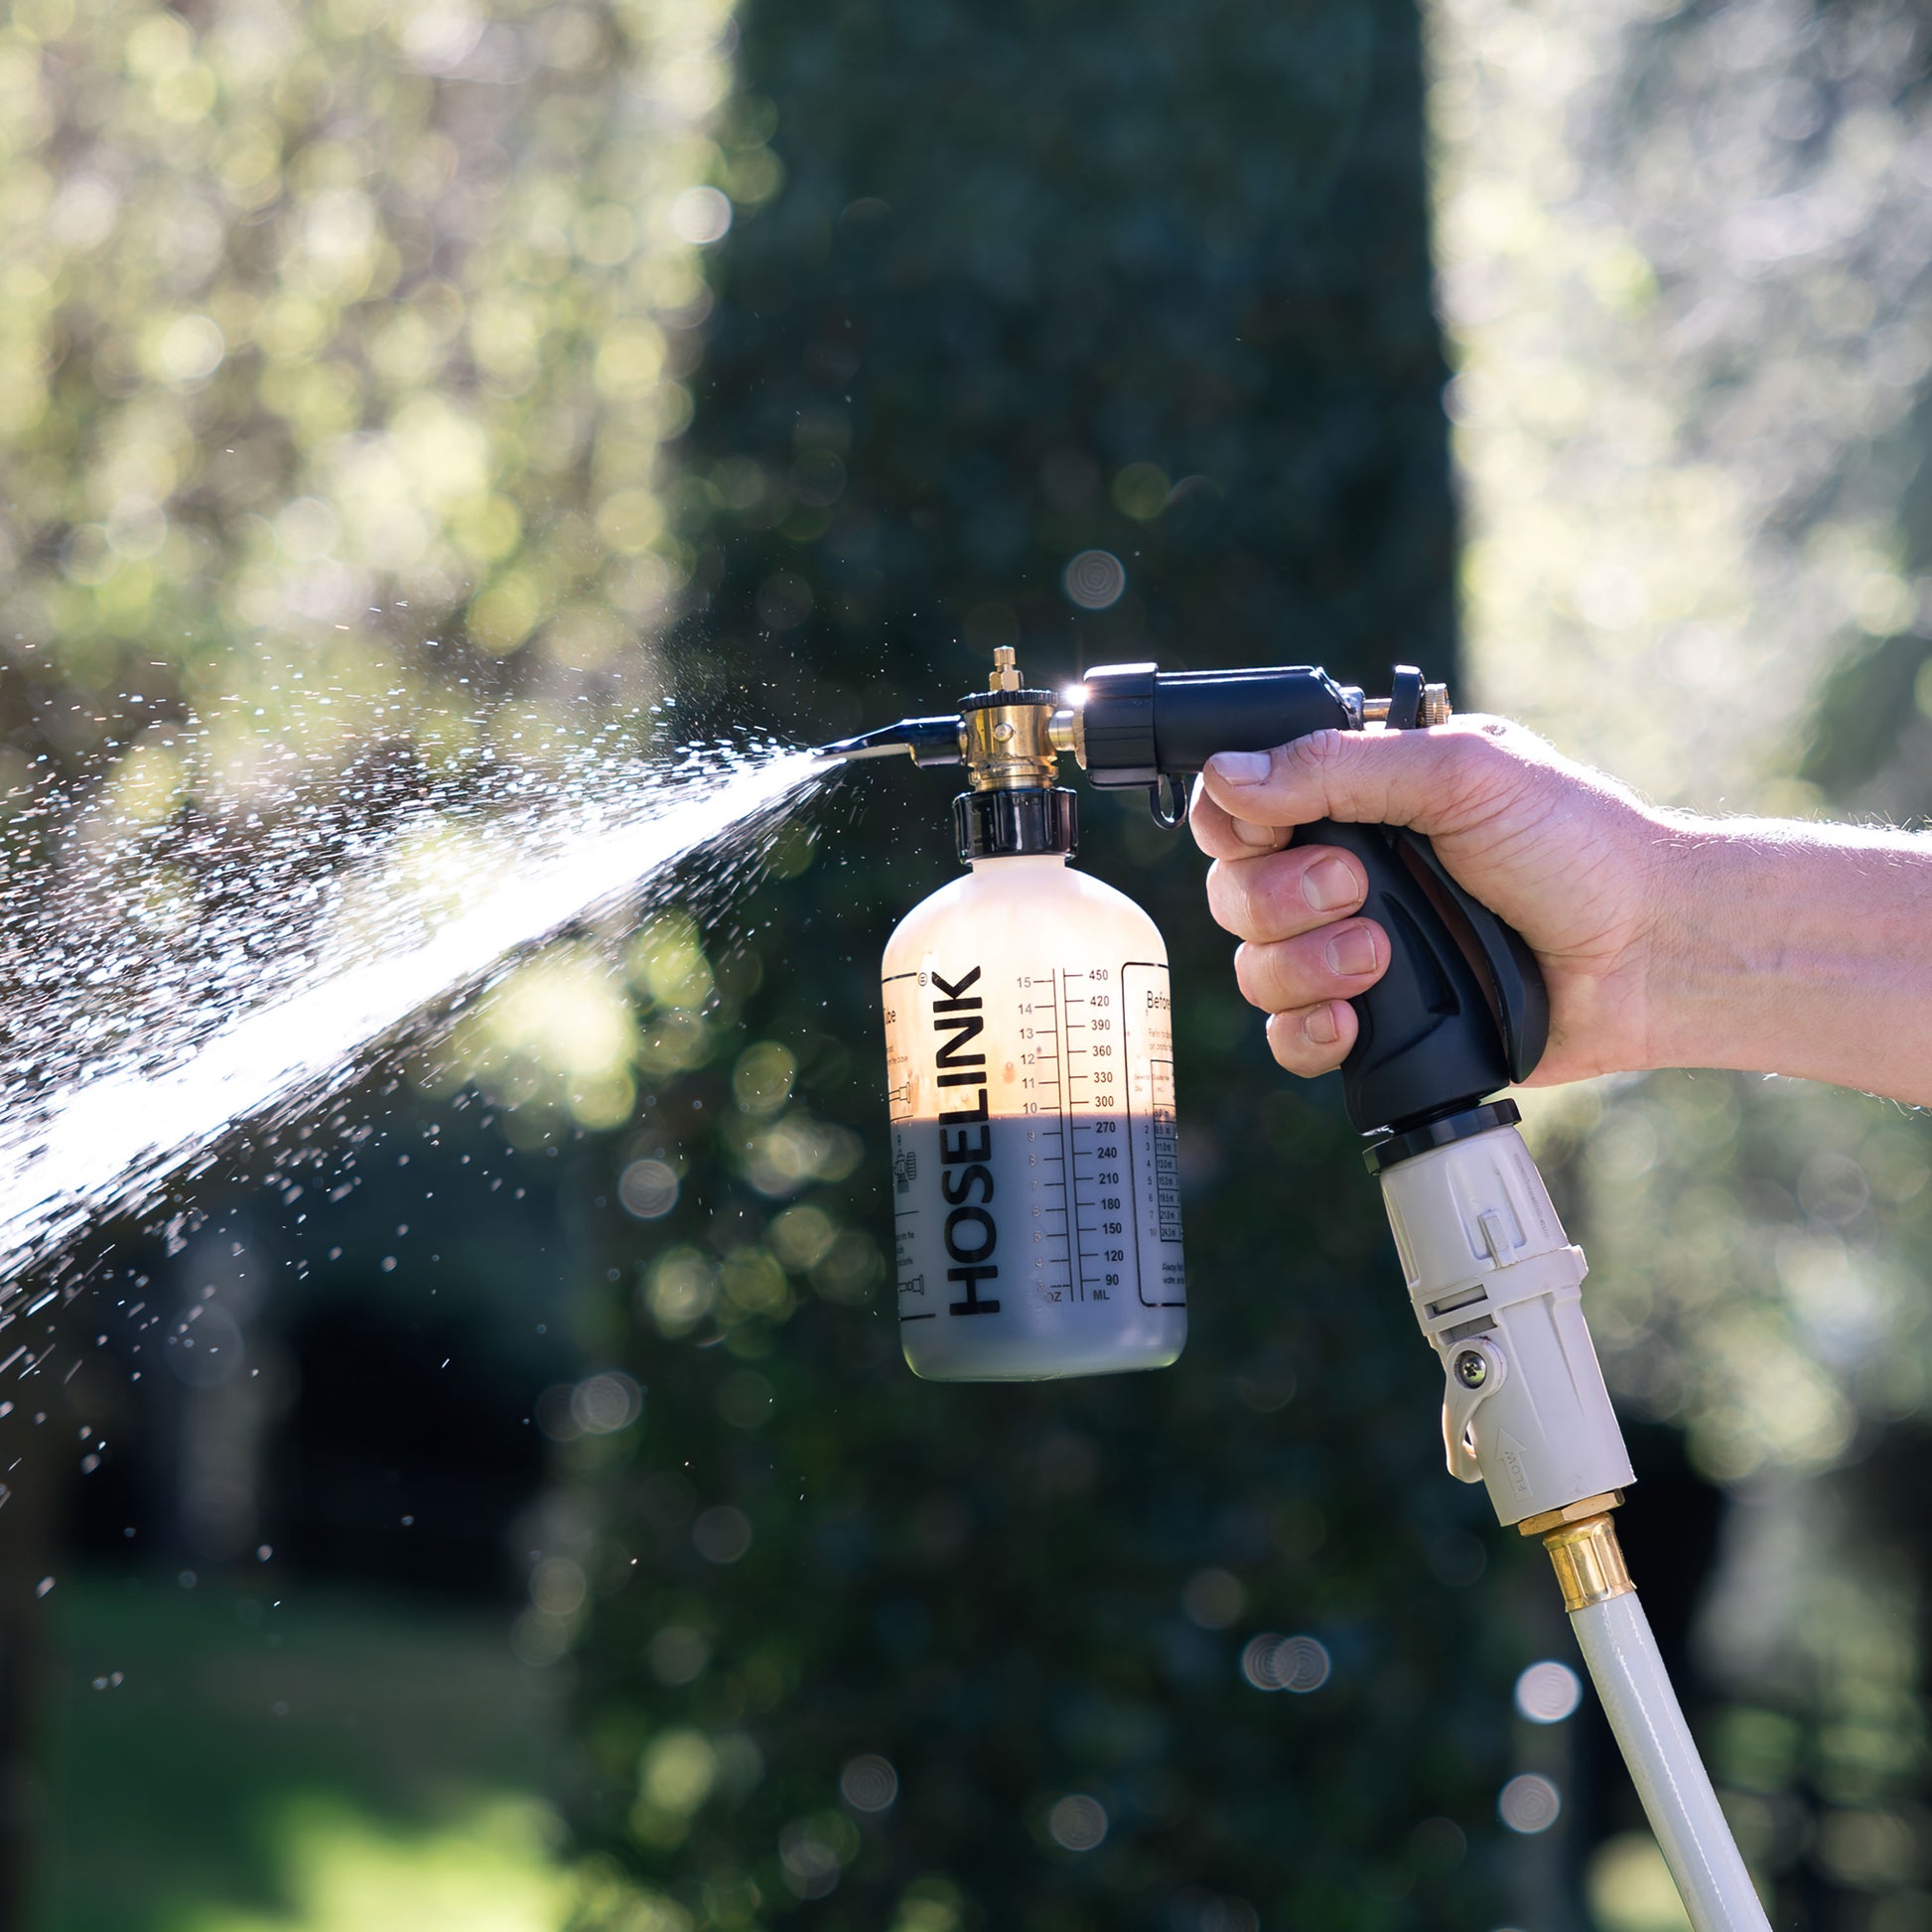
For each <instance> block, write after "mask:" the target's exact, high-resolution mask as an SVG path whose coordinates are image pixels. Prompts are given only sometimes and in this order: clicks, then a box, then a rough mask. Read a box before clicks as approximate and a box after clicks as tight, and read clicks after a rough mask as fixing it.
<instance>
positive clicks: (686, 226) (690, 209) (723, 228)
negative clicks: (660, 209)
mask: <svg viewBox="0 0 1932 1932" xmlns="http://www.w3.org/2000/svg"><path fill="white" fill-rule="evenodd" d="M731 225H732V205H731V198H730V196H728V195H726V194H724V193H723V192H722V191H721V190H719V189H716V188H687V189H686V190H685V191H684V193H683V194H682V195H680V196H679V197H678V198H677V200H676V201H674V202H673V203H672V204H671V232H672V233H673V234H674V235H676V236H677V238H678V239H679V240H680V241H688V242H690V243H691V245H692V246H693V247H695V248H702V247H705V246H706V245H708V244H709V243H711V242H714V241H723V240H724V238H725V237H726V235H728V234H729V233H730V232H731Z"/></svg>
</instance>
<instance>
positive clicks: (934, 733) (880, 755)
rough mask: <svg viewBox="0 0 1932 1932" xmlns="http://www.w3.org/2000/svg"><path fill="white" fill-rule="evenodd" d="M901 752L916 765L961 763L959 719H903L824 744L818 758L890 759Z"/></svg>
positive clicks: (820, 748) (818, 752) (949, 717)
mask: <svg viewBox="0 0 1932 1932" xmlns="http://www.w3.org/2000/svg"><path fill="white" fill-rule="evenodd" d="M900 752H905V753H909V754H910V756H911V759H912V762H913V763H914V764H957V763H958V762H959V759H960V751H959V719H958V718H957V717H956V716H951V715H949V716H947V717H944V718H901V719H900V720H899V721H898V723H897V724H896V725H886V726H883V727H882V728H881V729H880V730H878V731H876V732H866V733H864V734H863V735H862V736H860V737H858V738H841V739H838V740H835V741H834V742H833V743H832V744H830V745H821V746H819V747H818V748H817V751H816V753H815V756H816V757H818V758H822V759H889V758H894V757H897V755H898V754H899V753H900Z"/></svg>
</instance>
